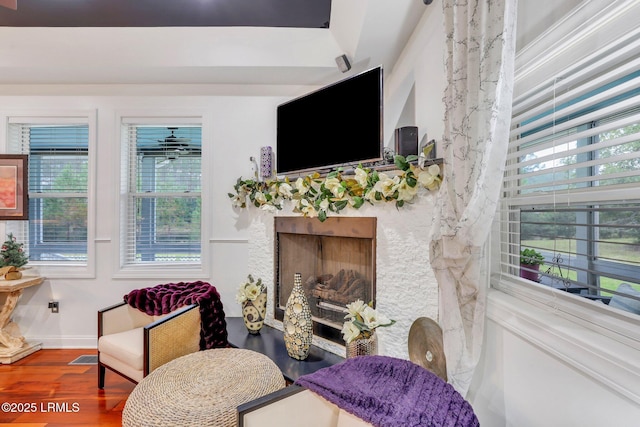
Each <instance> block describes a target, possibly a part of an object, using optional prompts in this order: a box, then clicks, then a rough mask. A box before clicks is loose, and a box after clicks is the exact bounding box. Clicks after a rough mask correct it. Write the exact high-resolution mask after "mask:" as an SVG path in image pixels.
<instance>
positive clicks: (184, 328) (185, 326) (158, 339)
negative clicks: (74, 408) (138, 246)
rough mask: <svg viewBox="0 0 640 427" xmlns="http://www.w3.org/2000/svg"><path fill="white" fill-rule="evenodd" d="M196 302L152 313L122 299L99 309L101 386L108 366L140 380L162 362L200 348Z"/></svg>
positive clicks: (198, 316) (198, 312) (99, 374)
mask: <svg viewBox="0 0 640 427" xmlns="http://www.w3.org/2000/svg"><path fill="white" fill-rule="evenodd" d="M200 324H201V321H200V311H199V310H198V305H197V304H190V305H186V306H183V307H181V308H179V309H177V310H174V311H172V312H170V313H169V314H165V315H149V314H146V313H145V312H143V311H140V310H138V309H136V308H133V307H131V306H130V305H129V304H127V303H125V302H122V303H119V304H116V305H112V306H110V307H106V308H103V309H101V310H99V311H98V388H101V389H102V388H104V380H105V375H106V368H109V369H110V370H111V371H113V372H116V373H117V374H119V375H122V376H123V377H125V378H127V379H128V380H130V381H132V382H134V383H138V382H139V381H140V380H142V378H144V377H145V376H147V375H148V374H149V373H150V372H152V371H153V370H154V369H156V368H158V367H159V366H162V365H163V364H165V363H167V362H169V361H171V360H173V359H175V358H177V357H180V356H184V355H186V354H189V353H193V352H196V351H198V350H199V349H200V331H201V326H200Z"/></svg>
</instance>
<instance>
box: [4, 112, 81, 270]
mask: <svg viewBox="0 0 640 427" xmlns="http://www.w3.org/2000/svg"><path fill="white" fill-rule="evenodd" d="M89 135H90V123H89V120H88V119H87V118H85V119H77V118H68V119H63V118H58V117H56V118H47V117H14V118H9V124H8V151H9V152H11V153H16V154H28V155H29V164H28V173H29V221H8V222H7V232H8V233H9V232H10V233H13V234H14V236H16V238H17V239H18V240H19V241H22V242H24V243H25V249H26V251H27V253H28V255H29V262H30V263H34V264H41V265H61V266H70V265H81V266H86V265H87V263H88V256H89V252H90V250H89V246H88V244H87V242H88V241H89V228H88V218H89V216H88V212H89V145H90V144H89V141H90V137H89ZM67 271H68V270H67Z"/></svg>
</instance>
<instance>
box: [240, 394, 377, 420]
mask: <svg viewBox="0 0 640 427" xmlns="http://www.w3.org/2000/svg"><path fill="white" fill-rule="evenodd" d="M282 414H286V416H282ZM371 425H372V424H370V423H368V422H366V421H363V420H361V419H360V418H358V417H356V416H355V415H352V414H350V413H348V412H347V411H345V410H344V409H340V408H339V407H338V406H336V405H334V404H333V403H331V402H329V401H328V400H326V399H323V398H322V397H320V396H318V395H317V394H315V393H313V392H312V391H310V390H308V389H306V388H304V387H300V386H298V385H291V386H289V387H287V388H285V389H282V390H278V391H276V392H273V393H271V394H269V395H267V396H265V397H263V398H261V399H257V400H255V401H252V402H249V403H247V404H244V405H240V406H239V407H238V427H299V426H305V427H370V426H371Z"/></svg>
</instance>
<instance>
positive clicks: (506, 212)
mask: <svg viewBox="0 0 640 427" xmlns="http://www.w3.org/2000/svg"><path fill="white" fill-rule="evenodd" d="M625 43H627V44H626V46H625V52H624V53H621V50H620V46H617V45H615V46H614V45H612V46H611V47H610V48H609V49H606V50H605V51H603V52H599V53H598V54H597V55H593V57H592V58H591V59H590V61H589V62H588V63H584V64H581V66H580V67H579V68H574V69H567V70H564V72H563V73H562V74H561V75H559V76H557V77H555V78H553V79H552V80H550V81H549V82H548V83H547V84H546V85H544V87H537V88H535V91H530V92H528V93H526V94H524V95H522V96H519V97H517V98H516V99H515V100H514V106H513V118H512V128H513V130H512V139H511V143H510V153H509V157H508V164H507V168H506V173H505V180H504V195H503V200H502V213H501V220H502V227H501V238H500V241H501V247H502V249H501V260H502V261H501V271H502V273H506V274H512V275H516V276H517V275H519V273H520V271H521V267H520V265H519V260H520V257H519V254H520V251H521V250H522V249H525V248H531V249H535V250H537V251H539V252H540V253H542V255H543V256H544V264H543V265H542V266H541V268H540V272H539V273H538V274H537V281H539V283H540V284H542V285H546V286H549V287H553V288H556V289H558V290H561V291H567V292H571V293H574V294H576V295H580V296H582V297H584V298H588V299H593V300H598V301H602V302H603V303H605V304H609V303H610V302H611V300H612V298H614V300H615V301H616V302H617V301H618V300H619V299H620V298H621V297H622V298H624V301H625V302H626V303H628V304H627V306H628V308H624V310H626V311H629V312H632V313H635V314H640V192H639V191H638V186H639V185H640V41H639V40H638V39H637V38H636V39H635V40H632V42H631V43H630V44H629V42H625ZM625 284H626V285H625ZM621 285H622V286H621ZM612 305H613V304H612ZM615 305H616V307H618V308H620V307H619V306H618V304H615Z"/></svg>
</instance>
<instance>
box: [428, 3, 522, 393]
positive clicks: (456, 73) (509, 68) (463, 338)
mask: <svg viewBox="0 0 640 427" xmlns="http://www.w3.org/2000/svg"><path fill="white" fill-rule="evenodd" d="M516 6H517V0H468V1H467V0H465V1H457V0H443V11H444V27H445V32H446V37H447V41H446V42H447V52H446V53H447V57H446V74H447V87H446V89H445V94H444V103H445V118H444V120H445V130H444V135H443V146H442V152H443V157H444V180H443V185H442V188H441V190H440V192H439V194H438V203H437V206H438V210H437V212H436V218H435V222H434V230H433V238H432V242H431V258H430V259H431V266H432V267H433V269H434V271H435V274H436V278H437V280H438V286H439V289H440V307H439V311H440V314H439V320H440V325H441V327H442V329H443V331H444V347H445V354H446V357H447V371H448V376H449V380H450V382H451V383H452V384H453V386H454V387H455V388H456V389H457V390H458V391H459V392H460V393H461V394H462V395H463V396H464V395H466V393H467V391H468V389H469V384H470V382H471V379H472V377H473V371H474V369H475V366H476V365H477V362H478V358H479V356H480V350H481V344H482V338H483V329H484V318H485V296H486V287H487V284H486V283H483V281H482V280H481V275H480V253H481V248H482V246H483V245H484V243H485V241H486V238H487V236H488V233H489V229H490V224H491V222H492V220H493V217H494V215H495V212H496V205H497V202H498V199H499V195H500V186H501V180H502V175H503V171H504V166H505V158H506V153H507V145H508V141H509V125H510V119H511V101H512V94H513V63H514V57H515V21H516Z"/></svg>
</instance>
